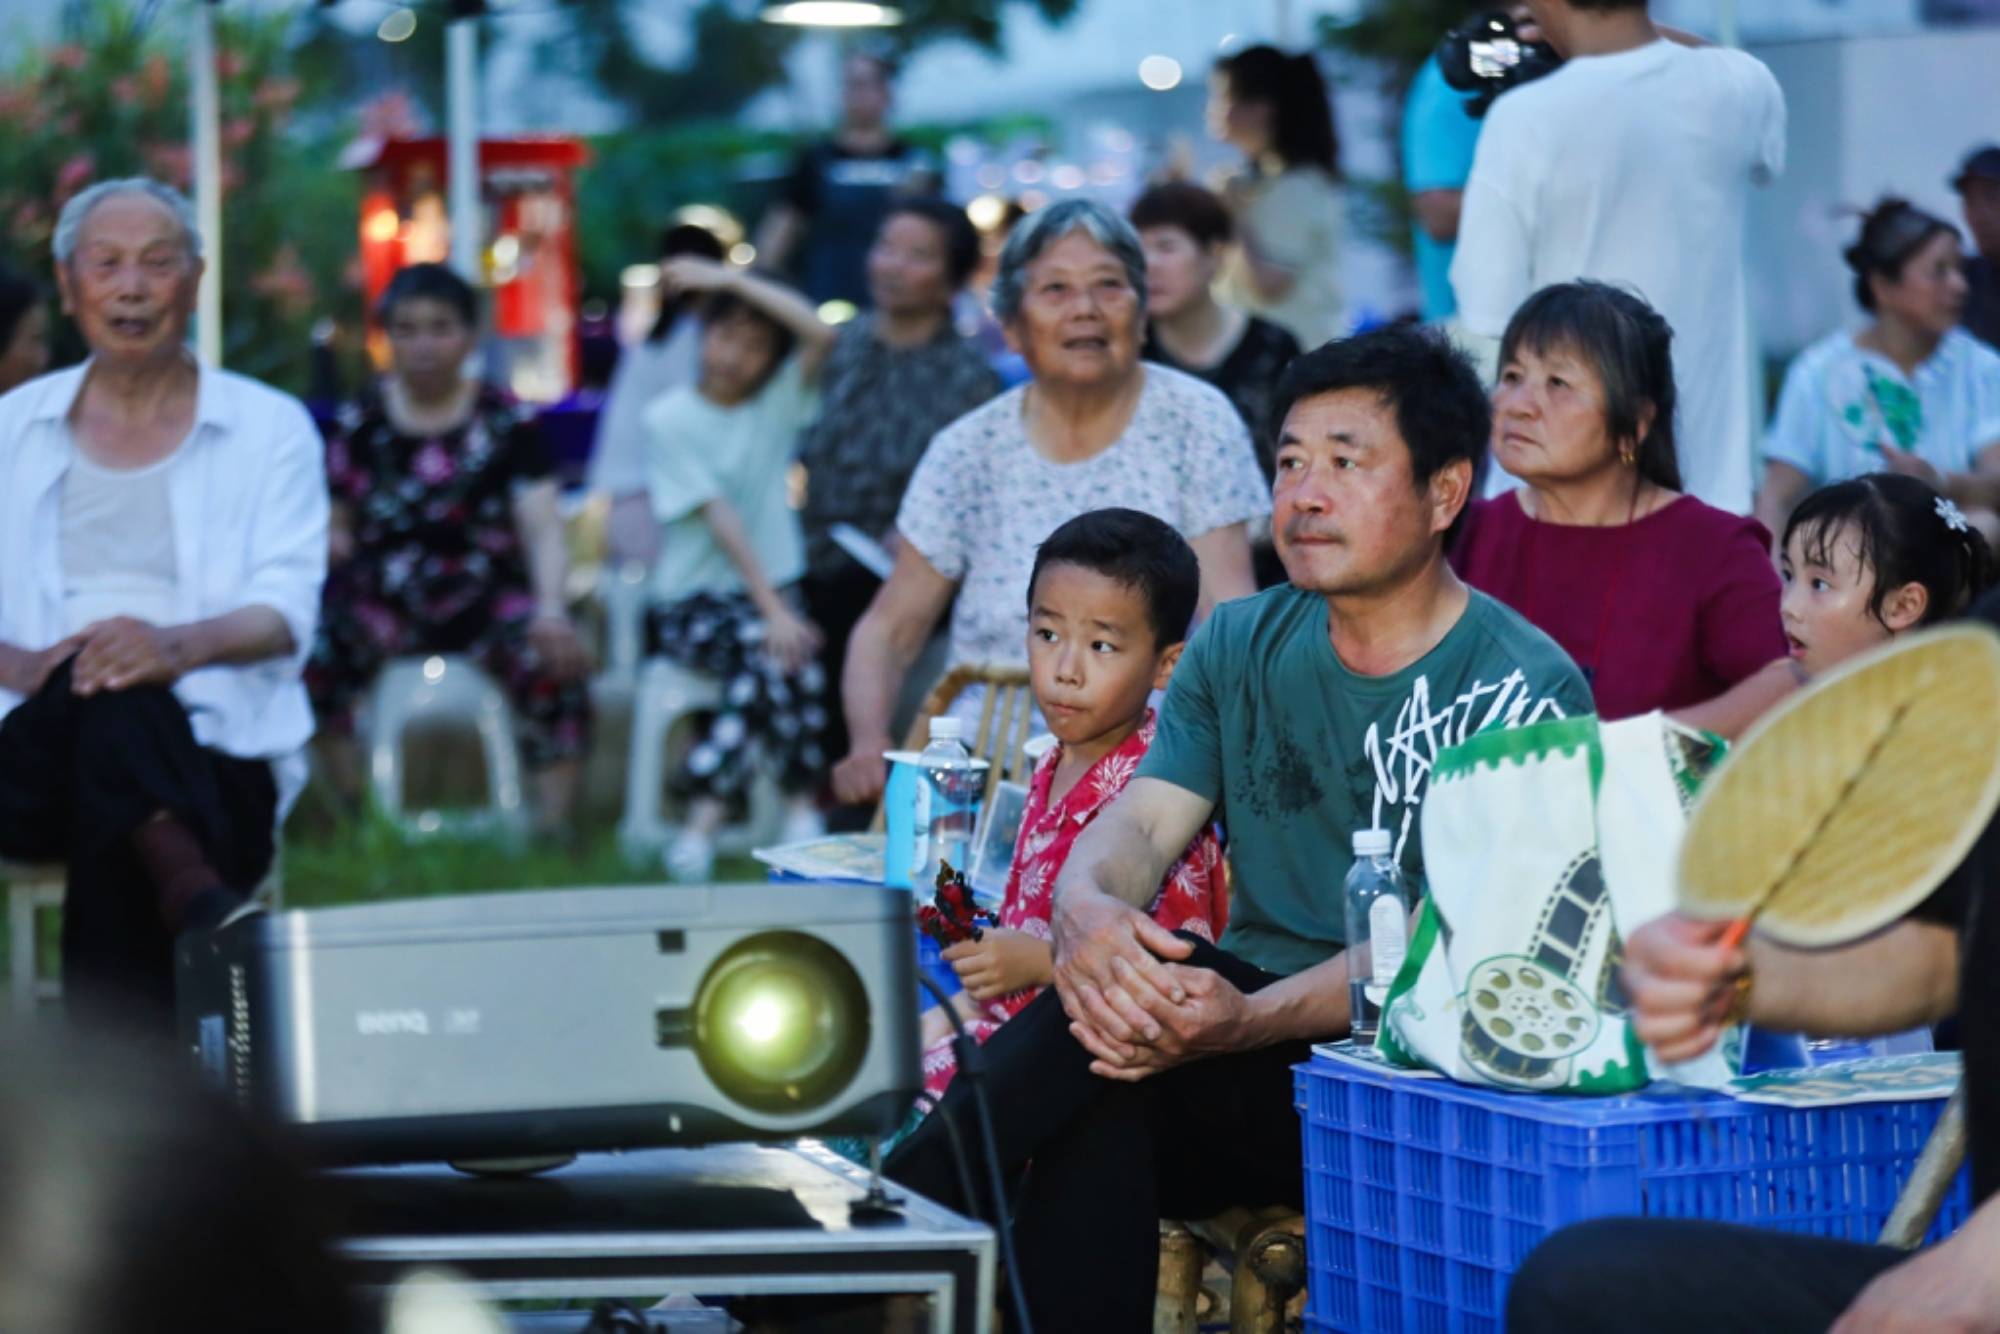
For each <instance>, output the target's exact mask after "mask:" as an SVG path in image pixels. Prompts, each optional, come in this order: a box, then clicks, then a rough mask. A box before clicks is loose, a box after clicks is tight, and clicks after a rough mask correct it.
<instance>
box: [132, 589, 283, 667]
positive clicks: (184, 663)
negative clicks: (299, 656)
mask: <svg viewBox="0 0 2000 1334" xmlns="http://www.w3.org/2000/svg"><path fill="white" fill-rule="evenodd" d="M160 633H161V634H162V635H164V636H165V638H166V646H167V652H168V654H169V656H170V657H171V658H172V659H173V661H174V664H175V666H176V667H177V668H179V670H180V671H181V672H182V673H183V674H185V673H187V672H192V671H196V670H198V669H200V668H202V667H237V666H244V665H246V664H249V663H253V662H264V661H266V660H267V659H270V658H281V657H283V656H285V655H286V654H288V653H291V652H293V651H294V650H296V649H297V648H298V645H297V644H295V643H294V642H293V641H292V628H291V626H290V625H288V624H287V623H286V622H285V618H284V617H283V616H280V615H279V614H278V613H277V612H276V611H274V610H273V609H272V608H270V607H266V606H263V605H261V604H257V605H252V606H248V607H238V608H237V609H236V610H235V611H232V612H229V613H227V614H225V615H222V616H212V617H210V618H209V619H208V620H205V621H189V622H188V623H187V624H186V625H170V626H167V627H166V628H165V629H163V630H162V631H161V632H160Z"/></svg>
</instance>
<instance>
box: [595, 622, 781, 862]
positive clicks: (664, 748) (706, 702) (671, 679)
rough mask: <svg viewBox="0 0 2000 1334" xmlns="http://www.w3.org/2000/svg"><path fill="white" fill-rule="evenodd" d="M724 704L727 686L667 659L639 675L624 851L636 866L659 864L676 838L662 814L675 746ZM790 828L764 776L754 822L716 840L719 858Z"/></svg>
mask: <svg viewBox="0 0 2000 1334" xmlns="http://www.w3.org/2000/svg"><path fill="white" fill-rule="evenodd" d="M721 703H722V686H721V684H720V683H719V682H717V681H716V680H714V679H713V678H712V677H706V676H700V675H697V674H696V673H694V672H691V671H689V670H688V669H687V668H685V667H683V666H681V665H680V664H679V663H676V662H673V661H671V660H670V659H667V658H649V659H647V660H646V663H645V665H644V666H643V667H641V668H640V669H639V679H638V685H637V687H636V689H635V691H634V694H633V698H632V757H631V761H630V763H628V764H627V765H626V768H625V816H624V819H622V820H621V821H620V822H619V824H618V846H619V849H620V851H621V852H622V853H623V854H624V856H625V859H626V860H627V861H629V862H632V863H633V864H635V865H637V864H641V863H644V862H648V861H651V860H654V859H656V858H657V857H658V855H659V853H660V850H661V849H662V848H664V847H665V846H666V845H667V842H668V840H669V839H671V838H672V837H673V832H674V825H673V823H672V822H671V821H670V820H669V819H668V818H667V812H666V811H665V810H664V809H663V808H662V803H661V794H662V792H663V791H664V789H665V787H666V780H667V764H668V761H669V756H670V751H669V743H670V742H671V741H672V740H673V737H674V733H675V732H676V731H677V730H678V729H680V728H681V727H682V726H683V725H684V724H686V723H689V722H691V721H692V720H693V719H694V717H695V716H696V715H697V714H702V713H708V712H712V711H713V710H714V709H715V708H716V707H717V706H718V705H720V704H721ZM783 823H784V799H783V797H782V796H781V795H780V794H779V792H778V787H777V783H776V782H775V781H774V780H773V778H772V777H771V776H770V775H768V774H765V773H762V772H760V773H759V775H758V777H757V780H756V782H755V783H753V784H752V785H751V789H750V813H749V818H748V819H747V820H745V821H744V822H743V823H742V824H737V825H729V826H726V827H725V828H724V829H723V830H722V831H721V832H720V833H718V834H717V835H716V840H715V846H716V850H717V851H718V852H721V853H724V854H727V855H738V856H740V855H742V854H744V853H747V852H749V851H750V850H751V849H752V848H755V847H761V846H763V845H765V844H767V843H770V842H772V841H773V840H774V839H776V838H777V836H778V831H779V829H780V828H781V827H782V825H783Z"/></svg>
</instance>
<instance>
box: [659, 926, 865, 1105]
mask: <svg viewBox="0 0 2000 1334" xmlns="http://www.w3.org/2000/svg"><path fill="white" fill-rule="evenodd" d="M694 1049H695V1055H696V1057H697V1058H698V1059H699V1060H700V1061H701V1068H702V1069H703V1070H704V1071H706V1072H707V1074H708V1077H709V1078H710V1079H711V1080H713V1081H714V1082H715V1086H716V1087H717V1088H719V1089H721V1090H722V1091H723V1092H724V1093H726V1094H728V1095H729V1096H730V1097H731V1098H733V1099H735V1100H736V1101H737V1102H739V1103H741V1104H743V1105H744V1106H745V1107H750V1108H753V1109H755V1110H757V1111H763V1112H803V1111H810V1110H811V1109H812V1108H814V1107H817V1106H819V1105H820V1104H822V1103H824V1102H826V1101H828V1100H829V1099H831V1098H834V1097H836V1096H838V1095H839V1093H840V1091H841V1090H842V1089H844V1088H846V1087H847V1085H848V1083H849V1081H851V1080H852V1079H853V1078H854V1076H855V1073H856V1072H857V1071H858V1070H859V1069H860V1068H861V1061H862V1058H863V1056H864V1055H866V1053H867V1050H868V996H867V992H866V991H865V990H864V989H863V988H862V985H861V979H860V978H859V977H858V976H856V975H855V972H854V968H853V966H852V965H851V964H849V963H848V962H847V960H846V959H844V958H842V957H841V956H840V954H839V952H838V951H836V950H834V949H833V947H832V946H830V945H828V944H826V943H825V942H824V941H821V940H816V939H814V938H813V937H811V936H807V935H801V934H799V933H798V932H795V931H778V932H772V933H770V934H767V935H762V936H752V937H750V938H749V939H748V940H743V941H739V942H737V944H735V945H734V946H732V947H730V949H729V950H728V951H727V952H725V953H724V954H723V956H722V957H721V958H719V959H717V960H716V961H715V963H714V964H713V965H712V966H711V967H710V968H709V970H708V975H707V976H706V977H704V978H703V979H702V982H701V989H700V991H698V992H697V993H696V994H695V1002H694Z"/></svg>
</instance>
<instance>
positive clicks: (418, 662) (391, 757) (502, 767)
mask: <svg viewBox="0 0 2000 1334" xmlns="http://www.w3.org/2000/svg"><path fill="white" fill-rule="evenodd" d="M418 722H421V723H426V724H435V723H456V724H459V725H461V726H463V727H466V728H469V729H471V730H472V731H474V732H475V733H476V734H477V736H478V738H479V745H480V749H481V751H482V752H483V753H484V756H485V760H486V786H487V804H486V806H485V807H484V808H483V809H478V808H475V809H472V810H462V811H444V810H437V809H426V810H420V811H406V810H405V809H404V778H405V774H406V770H407V766H406V763H405V758H404V736H405V734H406V733H407V731H408V730H409V728H410V726H411V724H413V723H418ZM368 777H369V783H370V786H371V787H372V788H373V789H374V793H375V800H376V801H377V802H378V803H379V804H380V805H381V807H382V810H383V811H384V812H386V813H387V814H388V815H389V816H390V817H391V818H392V819H394V820H396V821H397V822H398V823H399V824H401V825H402V826H403V828H404V829H405V830H406V831H408V832H409V833H411V834H415V835H419V836H421V835H426V834H438V833H444V832H447V831H449V832H452V833H455V834H475V833H489V832H491V833H500V834H504V835H509V836H519V835H522V834H524V833H526V831H527V828H528V814H527V809H526V807H525V805H524V803H523V798H522V792H521V782H522V779H521V752H520V750H519V748H518V746H517V745H516V743H515V740H514V715H513V710H512V709H510V708H508V706H507V697H506V695H505V694H504V693H502V692H501V690H500V687H499V686H497V685H495V684H494V682H493V680H492V678H491V677H489V676H487V675H486V673H485V672H483V671H481V670H480V669H479V666H478V665H477V664H476V663H474V662H473V661H472V660H471V659H469V658H465V657H461V656H458V655H455V654H453V655H436V654H434V655H432V656H430V657H424V658H397V659H394V660H392V661H391V662H389V663H388V664H387V665H385V666H384V667H383V668H382V671H381V673H380V675H378V676H377V677H376V678H375V685H374V688H373V689H372V690H371V691H370V692H369V703H368Z"/></svg>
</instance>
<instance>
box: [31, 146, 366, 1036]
mask: <svg viewBox="0 0 2000 1334" xmlns="http://www.w3.org/2000/svg"><path fill="white" fill-rule="evenodd" d="M55 257H56V277H57V282H58V285H59V287H60V289H61V293H62V301H63V308H64V310H65V311H67V312H68V313H69V315H70V316H71V317H72V318H73V319H74V320H75V321H76V323H77V326H78V328H79V329H80V330H81V332H82V334H83V337H84V340H85V341H86V342H87V343H88V344H89V346H90V350H91V358H90V360H89V361H87V362H86V363H84V364H83V365H82V366H79V367H76V368H73V369H71V370H67V371H61V372H57V373H55V374H53V375H47V376H43V377H42V378H40V379H37V380H32V381H30V382H29V383H27V384H25V385H23V386H21V387H20V388H18V389H16V390H14V391H13V392H12V393H10V394H8V395H7V396H6V397H4V398H0V715H4V716H0V856H6V857H11V858H15V859H21V860H56V859H61V860H63V861H65V862H66V863H67V864H68V867H69V885H68V892H67V895H66V897H65V900H64V917H63V941H62V956H63V969H64V974H65V984H66V988H67V990H68V992H69V995H70V998H71V1005H72V1007H73V1008H83V1009H86V1010H89V1011H91V1012H92V1013H93V1017H99V1016H102V1017H106V1018H110V1017H115V1018H116V1019H118V1020H119V1021H120V1022H124V1023H128V1024H129V1023H132V1022H138V1023H140V1024H142V1025H143V1024H148V1023H151V1024H158V1023H159V1022H161V1021H162V1020H164V1019H166V1018H168V1017H169V1016H170V1015H171V1009H172V997H173V971H172V947H173V941H174V938H175V936H176V935H177V934H179V933H180V932H183V931H187V930H193V929H201V928H204V927H209V926H213V925H215V924H216V923H217V922H219V921H220V920H221V919H222V918H223V917H225V916H227V915H228V914H229V913H230V912H231V911H233V910H234V909H235V908H236V907H238V906H239V905H240V904H241V903H242V901H243V896H244V894H245V893H246V892H247V890H248V889H249V888H250V887H251V886H253V885H255V884H256V882H257V881H258V880H259V879H260V878H261V877H262V876H263V874H264V872H265V870H266V868H267V867H268V866H269V863H270V860H271V856H272V836H273V829H274V824H275V822H276V820H277V818H278V815H279V813H280V812H281V811H282V809H283V807H284V805H285V804H286V803H287V801H288V800H289V798H290V797H291V796H293V795H295V794H296V792H297V790H298V787H299V786H300V785H301V783H302V781H303V777H304V760H303V754H302V749H303V747H304V745H305V743H306V741H307V740H308V739H309V738H310V736H311V733H312V712H311V709H310V707H309V705H308V704H307V700H306V692H305V688H304V686H303V685H302V684H301V679H300V670H301V667H302V664H303V662H304V659H305V655H306V652H307V650H308V648H309V647H310V646H311V644H312V639H313V626H314V619H315V617H316V615H317V613H318V608H319V597H320V585H321V583H322V582H323V580H324V578H325V574H326V539H327V496H326V482H325V473H324V467H323V462H322V450H321V445H320V441H319V437H318V435H317V433H316V432H315V430H314V428H313V425H312V421H311V419H310V418H309V417H308V416H307V415H306V412H305V410H304V409H303V408H302V407H301V406H300V405H299V403H298V402H297V401H296V400H295V399H292V398H289V397H287V396H286V395H284V394H281V393H278V392H277V391H275V390H272V389H269V388H267V387H265V386H263V385H260V384H257V383H255V382H254V381H251V380H247V379H244V378H242V377H240V376H236V375H230V374H228V373H226V372H223V371H220V370H217V369H215V368H213V367H209V366H204V365H202V364H201V363H199V362H198V361H197V360H196V359H195V357H194V356H193V355H192V354H191V353H190V352H189V350H188V348H187V346H186V342H187V330H188V323H189V320H190V317H191V315H192V312H193V309H194V302H195V290H196V288H197V286H198V285H199V284H200V282H201V276H202V259H201V238H200V236H199V235H198V234H197V232H196V231H195V228H194V222H193V213H192V210H191V209H189V207H188V205H187V201H186V200H184V199H183V198H182V197H181V196H180V195H178V194H176V193H175V192H174V191H172V190H170V189H168V188H167V187H165V186H162V185H159V184H158V183H156V182H153V181H148V180H142V179H132V180H122V181H109V182H105V183H103V184H100V185H97V186H94V187H92V188H91V189H89V190H87V191H85V192H83V193H82V194H80V195H78V196H77V197H76V198H74V199H73V200H71V201H70V203H69V205H68V206H67V207H66V208H65V209H64V210H63V213H62V216H61V218H60V220H59V221H58V223H57V226H56V234H55Z"/></svg>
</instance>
